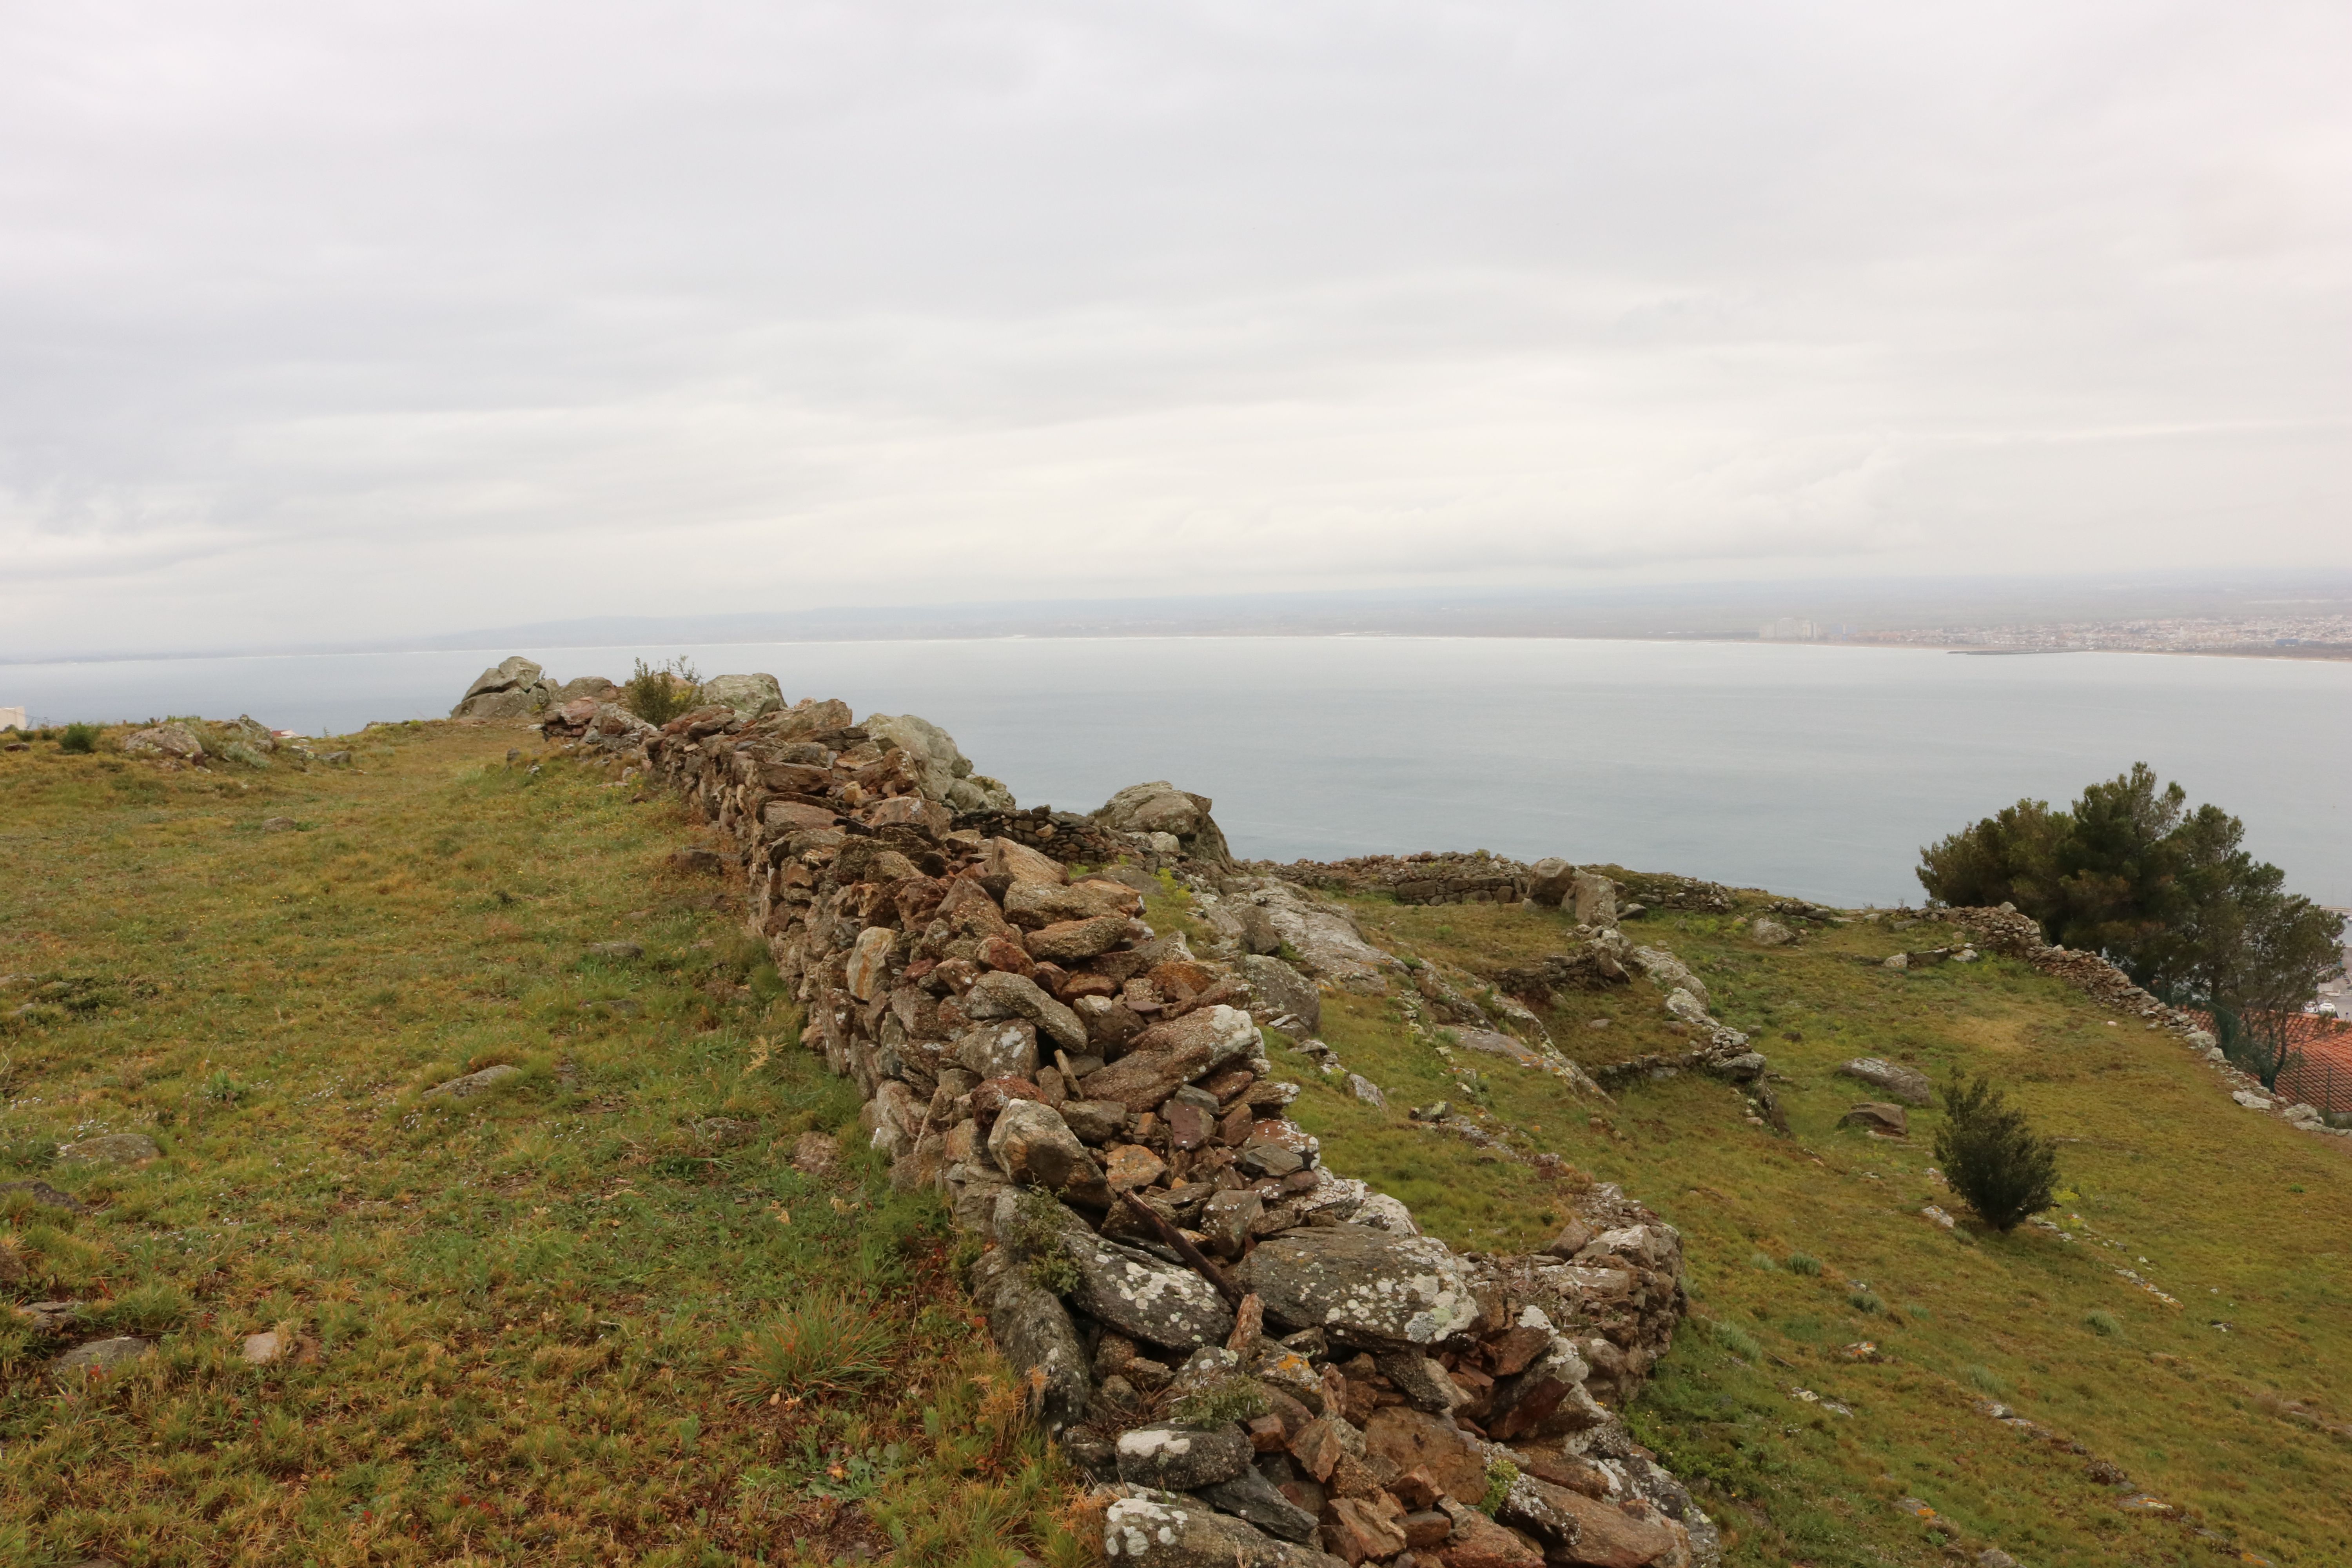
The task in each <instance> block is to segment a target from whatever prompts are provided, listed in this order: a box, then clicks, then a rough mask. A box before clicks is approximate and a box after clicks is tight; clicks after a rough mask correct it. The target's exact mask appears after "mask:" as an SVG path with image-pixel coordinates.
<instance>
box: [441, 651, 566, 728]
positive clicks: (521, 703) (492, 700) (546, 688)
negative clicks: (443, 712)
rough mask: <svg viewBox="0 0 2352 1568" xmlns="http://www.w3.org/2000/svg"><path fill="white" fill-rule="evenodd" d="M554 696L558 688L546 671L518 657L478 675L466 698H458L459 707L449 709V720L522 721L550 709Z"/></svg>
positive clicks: (528, 660) (504, 661)
mask: <svg viewBox="0 0 2352 1568" xmlns="http://www.w3.org/2000/svg"><path fill="white" fill-rule="evenodd" d="M554 695H555V689H554V688H553V687H552V686H551V685H549V684H548V682H547V680H546V679H545V672H544V671H542V670H541V668H540V667H539V666H538V665H537V664H535V663H533V662H532V661H531V660H530V659H527V658H523V657H522V656H521V655H520V654H517V655H515V656H514V657H513V658H508V659H502V660H500V661H499V663H498V664H496V665H493V666H492V667H491V668H488V669H486V670H484V671H482V673H481V674H479V675H478V676H476V677H475V678H474V684H473V685H471V686H468V687H467V688H466V695H465V696H463V697H460V698H459V699H457V706H456V707H455V708H452V709H450V710H449V717H450V718H452V719H520V718H521V717H522V716H523V715H524V714H526V713H530V712H534V711H536V710H539V709H541V708H544V707H546V706H547V705H548V703H549V701H550V700H552V699H553V697H554Z"/></svg>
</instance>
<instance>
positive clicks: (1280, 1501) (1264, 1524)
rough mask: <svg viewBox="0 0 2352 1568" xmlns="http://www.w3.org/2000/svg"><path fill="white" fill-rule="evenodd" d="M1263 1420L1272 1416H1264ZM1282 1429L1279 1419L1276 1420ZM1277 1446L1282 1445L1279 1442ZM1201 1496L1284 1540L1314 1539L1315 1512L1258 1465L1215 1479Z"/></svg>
mask: <svg viewBox="0 0 2352 1568" xmlns="http://www.w3.org/2000/svg"><path fill="white" fill-rule="evenodd" d="M1259 1419H1260V1420H1272V1419H1273V1418H1272V1417H1271V1416H1261V1417H1260V1418H1259ZM1279 1426H1280V1423H1278V1422H1277V1423H1276V1428H1277V1430H1278V1429H1279ZM1279 1447H1280V1445H1279V1444H1277V1445H1276V1448H1277V1449H1278V1448H1279ZM1201 1496H1202V1500H1205V1501H1207V1502H1208V1503H1210V1504H1211V1505H1213V1507H1215V1508H1217V1509H1218V1510H1221V1511H1223V1512H1225V1513H1230V1514H1232V1515H1234V1517H1235V1518H1237V1519H1245V1520H1248V1521H1250V1522H1251V1523H1252V1524H1255V1525H1256V1526H1257V1527H1258V1528H1259V1529H1260V1530H1263V1531H1265V1532H1266V1533H1267V1534H1268V1535H1271V1536H1275V1537H1277V1538H1278V1539H1280V1540H1283V1541H1295V1542H1300V1543H1301V1544H1304V1543H1306V1542H1311V1541H1313V1540H1314V1539H1315V1516H1314V1515H1313V1514H1311V1513H1308V1512H1307V1510H1305V1509H1303V1508H1300V1507H1299V1506H1298V1505H1297V1504H1296V1503H1294V1502H1292V1501H1291V1500H1289V1499H1288V1498H1286V1497H1284V1496H1283V1495H1282V1493H1281V1492H1279V1491H1277V1490H1276V1489H1275V1485H1274V1483H1273V1482H1272V1481H1269V1480H1267V1479H1265V1476H1264V1475H1262V1474H1260V1473H1259V1472H1258V1470H1257V1468H1255V1466H1251V1467H1246V1468H1244V1469H1243V1470H1242V1472H1241V1474H1239V1475H1237V1476H1235V1477H1234V1478H1233V1479H1231V1480H1227V1481H1215V1482H1212V1483H1211V1484H1209V1485H1208V1486H1204V1487H1202V1489H1201Z"/></svg>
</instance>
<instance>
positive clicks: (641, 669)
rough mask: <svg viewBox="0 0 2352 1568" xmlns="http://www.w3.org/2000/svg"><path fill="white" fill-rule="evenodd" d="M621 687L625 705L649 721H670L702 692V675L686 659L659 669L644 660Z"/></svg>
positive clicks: (639, 662)
mask: <svg viewBox="0 0 2352 1568" xmlns="http://www.w3.org/2000/svg"><path fill="white" fill-rule="evenodd" d="M636 665H637V668H636V669H635V672H634V673H632V674H631V675H630V677H629V679H628V681H627V683H626V684H625V686H623V687H622V689H621V705H622V706H623V707H625V708H626V709H627V710H629V711H630V712H632V713H634V714H635V715H636V716H637V717H638V718H640V719H643V720H644V721H646V723H648V724H667V723H668V722H669V721H671V720H673V719H675V718H677V716H678V715H679V714H681V713H683V712H686V711H687V710H688V709H690V708H692V707H693V706H694V704H695V701H696V700H697V699H698V698H699V697H700V696H701V695H702V676H701V674H700V672H699V671H698V670H697V669H696V668H694V666H693V665H692V664H691V663H690V662H688V660H686V659H683V658H674V659H671V660H670V661H669V662H668V663H667V664H665V665H662V666H660V667H659V668H656V667H655V666H653V665H650V664H647V663H646V661H645V660H644V659H639V660H637V661H636Z"/></svg>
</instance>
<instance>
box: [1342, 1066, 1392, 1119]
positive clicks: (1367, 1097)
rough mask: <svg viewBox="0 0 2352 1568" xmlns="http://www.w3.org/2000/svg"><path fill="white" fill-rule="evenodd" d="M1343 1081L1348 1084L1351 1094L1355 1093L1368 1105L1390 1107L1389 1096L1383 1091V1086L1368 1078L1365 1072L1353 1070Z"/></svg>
mask: <svg viewBox="0 0 2352 1568" xmlns="http://www.w3.org/2000/svg"><path fill="white" fill-rule="evenodd" d="M1341 1081H1342V1082H1343V1083H1344V1085H1345V1086H1346V1088H1347V1090H1348V1092H1349V1094H1352V1095H1354V1096H1355V1097H1356V1098H1357V1099H1358V1100H1362V1101H1363V1102H1364V1103H1365V1104H1366V1105H1370V1106H1372V1107H1375V1108H1376V1109H1379V1110H1387V1109H1388V1105H1389V1100H1388V1096H1386V1095H1384V1094H1382V1093H1381V1086H1380V1085H1379V1084H1376V1083H1374V1082H1373V1081H1372V1080H1371V1079H1368V1078H1366V1077H1365V1076H1364V1075H1363V1074H1361V1073H1356V1072H1351V1073H1349V1075H1348V1076H1347V1078H1346V1079H1343V1080H1341Z"/></svg>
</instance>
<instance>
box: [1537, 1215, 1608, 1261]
mask: <svg viewBox="0 0 2352 1568" xmlns="http://www.w3.org/2000/svg"><path fill="white" fill-rule="evenodd" d="M1595 1234H1596V1233H1595V1232H1594V1230H1593V1228H1592V1227H1591V1226H1589V1225H1587V1224H1585V1223H1584V1222H1583V1221H1582V1220H1580V1219H1571V1220H1570V1221H1569V1222H1568V1223H1567V1224H1566V1225H1564V1226H1560V1227H1559V1235H1558V1236H1555V1237H1552V1238H1551V1241H1550V1243H1549V1245H1547V1246H1546V1247H1544V1252H1545V1255H1546V1256H1548V1257H1551V1258H1573V1257H1575V1256H1576V1255H1577V1254H1578V1253H1580V1252H1581V1251H1583V1250H1584V1249H1585V1248H1586V1247H1589V1246H1591V1242H1592V1237H1593V1236H1594V1235H1595Z"/></svg>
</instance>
